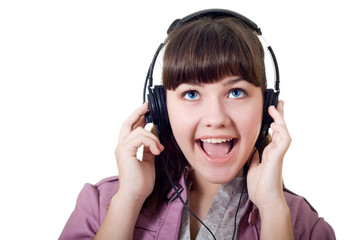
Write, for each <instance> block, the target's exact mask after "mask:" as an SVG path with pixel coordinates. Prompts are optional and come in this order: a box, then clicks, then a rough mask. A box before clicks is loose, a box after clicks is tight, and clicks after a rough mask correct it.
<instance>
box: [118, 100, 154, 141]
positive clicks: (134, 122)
mask: <svg viewBox="0 0 360 240" xmlns="http://www.w3.org/2000/svg"><path fill="white" fill-rule="evenodd" d="M147 110H148V104H147V103H144V104H143V105H141V106H140V107H139V108H137V109H136V110H135V111H134V112H133V113H132V114H131V115H130V116H129V117H128V118H127V119H126V120H125V121H124V123H123V124H122V126H121V130H120V134H119V142H121V141H122V140H123V139H124V138H125V137H126V136H127V135H129V133H130V132H131V131H132V130H133V129H134V126H136V127H139V126H145V120H144V118H142V117H143V116H144V115H145V113H146V112H147Z"/></svg>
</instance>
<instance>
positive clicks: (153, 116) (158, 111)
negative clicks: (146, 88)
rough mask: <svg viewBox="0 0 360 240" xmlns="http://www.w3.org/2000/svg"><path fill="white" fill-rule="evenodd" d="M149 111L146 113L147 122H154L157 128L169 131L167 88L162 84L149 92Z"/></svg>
mask: <svg viewBox="0 0 360 240" xmlns="http://www.w3.org/2000/svg"><path fill="white" fill-rule="evenodd" d="M148 104H149V112H148V113H146V115H145V121H146V122H147V123H150V122H152V123H153V124H154V125H155V126H156V127H157V130H158V131H159V132H160V131H169V130H170V121H169V115H168V112H167V107H166V95H165V89H164V87H163V86H161V85H157V86H154V88H153V89H151V90H150V92H149V93H148Z"/></svg>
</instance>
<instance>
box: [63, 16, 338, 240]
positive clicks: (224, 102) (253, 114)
mask: <svg viewBox="0 0 360 240" xmlns="http://www.w3.org/2000/svg"><path fill="white" fill-rule="evenodd" d="M204 13H205V14H204ZM233 14H234V15H235V16H234V15H233ZM190 16H191V17H190V18H188V19H190V20H189V21H187V20H186V21H182V24H177V25H175V27H174V26H172V28H174V29H171V32H170V33H169V35H168V38H167V39H166V41H165V43H164V58H163V74H162V79H163V88H164V89H165V96H166V106H163V107H165V109H166V110H167V113H166V111H165V113H162V114H163V115H166V117H168V119H169V122H168V125H169V126H165V127H164V126H161V127H160V126H158V125H156V128H157V130H158V131H151V132H149V131H147V130H145V129H144V126H145V124H146V121H145V115H146V114H147V112H148V111H149V106H148V104H147V103H145V104H143V105H142V106H141V107H139V108H138V109H137V110H135V112H134V113H133V114H131V116H129V118H128V119H127V120H126V121H125V122H124V124H123V125H122V128H121V131H120V136H119V142H118V145H117V147H116V149H115V156H116V161H117V166H118V172H119V175H118V177H113V178H108V179H105V180H103V181H101V182H100V183H98V184H96V185H90V184H87V185H85V187H84V189H83V190H82V192H81V193H80V195H79V197H78V201H77V205H76V208H75V210H74V212H73V213H72V215H71V217H70V219H69V220H68V222H67V224H66V226H65V228H64V230H63V233H62V234H61V236H60V239H93V238H95V239H259V238H260V237H261V239H294V238H295V239H335V234H334V232H333V230H332V228H331V227H330V225H328V224H327V223H326V222H325V221H324V219H322V218H319V217H318V215H317V213H316V211H315V210H314V209H313V208H312V207H311V206H310V205H309V204H308V203H307V201H306V200H305V199H304V198H302V197H300V196H297V195H295V194H293V193H291V192H290V191H288V190H287V189H285V188H284V187H283V183H282V164H283V158H284V155H285V153H286V151H287V149H288V147H289V145H290V142H291V137H290V135H289V132H288V130H287V127H286V124H285V121H284V117H283V115H284V102H283V101H279V102H278V104H277V106H276V107H275V106H270V107H269V108H266V112H265V114H267V113H268V114H269V115H270V116H271V117H272V118H273V120H274V122H273V123H272V124H271V126H270V127H271V130H272V136H271V138H272V139H271V141H266V140H269V139H270V137H269V136H267V137H266V138H265V140H264V139H263V138H264V136H262V134H259V133H260V132H261V129H262V124H263V118H264V116H263V115H264V111H263V108H264V95H265V92H266V76H265V66H264V51H263V48H262V45H261V43H260V41H259V39H258V36H257V35H256V34H255V33H254V31H253V29H252V27H251V26H249V24H250V25H251V24H253V23H252V22H251V21H249V22H247V21H248V20H245V23H244V21H243V19H241V18H239V17H238V15H236V13H233V12H229V11H223V10H210V11H204V12H202V13H201V14H198V13H196V14H195V16H196V17H193V15H190ZM150 110H151V109H150ZM162 117H164V116H162ZM166 117H165V118H166ZM165 125H166V124H165ZM264 142H266V144H259V143H264ZM141 146H144V153H143V158H142V159H141V161H139V160H138V159H137V158H136V155H137V151H138V148H139V147H141ZM260 159H261V161H260ZM172 181H173V182H174V185H173V186H172V184H171V182H172Z"/></svg>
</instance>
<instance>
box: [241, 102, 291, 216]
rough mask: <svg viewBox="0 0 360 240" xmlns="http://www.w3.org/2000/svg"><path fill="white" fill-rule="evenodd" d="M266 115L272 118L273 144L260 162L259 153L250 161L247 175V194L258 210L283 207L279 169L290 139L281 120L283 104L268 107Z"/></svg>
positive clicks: (267, 147) (267, 148) (264, 152)
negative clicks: (281, 205) (280, 205)
mask: <svg viewBox="0 0 360 240" xmlns="http://www.w3.org/2000/svg"><path fill="white" fill-rule="evenodd" d="M269 114H270V116H271V117H272V118H273V119H274V122H273V123H272V124H271V125H270V128H271V130H272V131H273V133H272V141H271V143H270V144H269V145H268V146H266V148H265V149H264V151H263V155H262V162H261V163H260V162H259V152H258V151H256V153H255V155H254V157H253V158H252V159H251V163H250V168H249V172H248V174H247V185H248V192H249V197H250V199H251V201H252V202H253V203H254V204H255V205H256V206H257V207H258V208H259V209H260V210H262V209H266V208H271V207H274V206H279V204H284V203H285V199H284V194H283V182H282V166H283V159H284V155H285V153H286V151H287V150H288V148H289V146H290V143H291V137H290V135H289V132H288V129H287V127H286V124H285V121H284V102H283V101H279V102H278V105H277V109H276V108H275V107H274V106H270V107H269Z"/></svg>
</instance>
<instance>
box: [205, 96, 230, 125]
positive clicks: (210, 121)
mask: <svg viewBox="0 0 360 240" xmlns="http://www.w3.org/2000/svg"><path fill="white" fill-rule="evenodd" d="M203 107H204V108H203V111H204V115H203V118H202V123H203V125H204V126H206V127H214V128H223V127H226V126H228V125H229V124H230V121H231V120H230V117H229V115H228V113H227V109H226V107H225V105H224V104H223V103H222V101H220V100H218V99H213V100H209V101H208V102H207V103H206V104H205V106H203Z"/></svg>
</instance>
